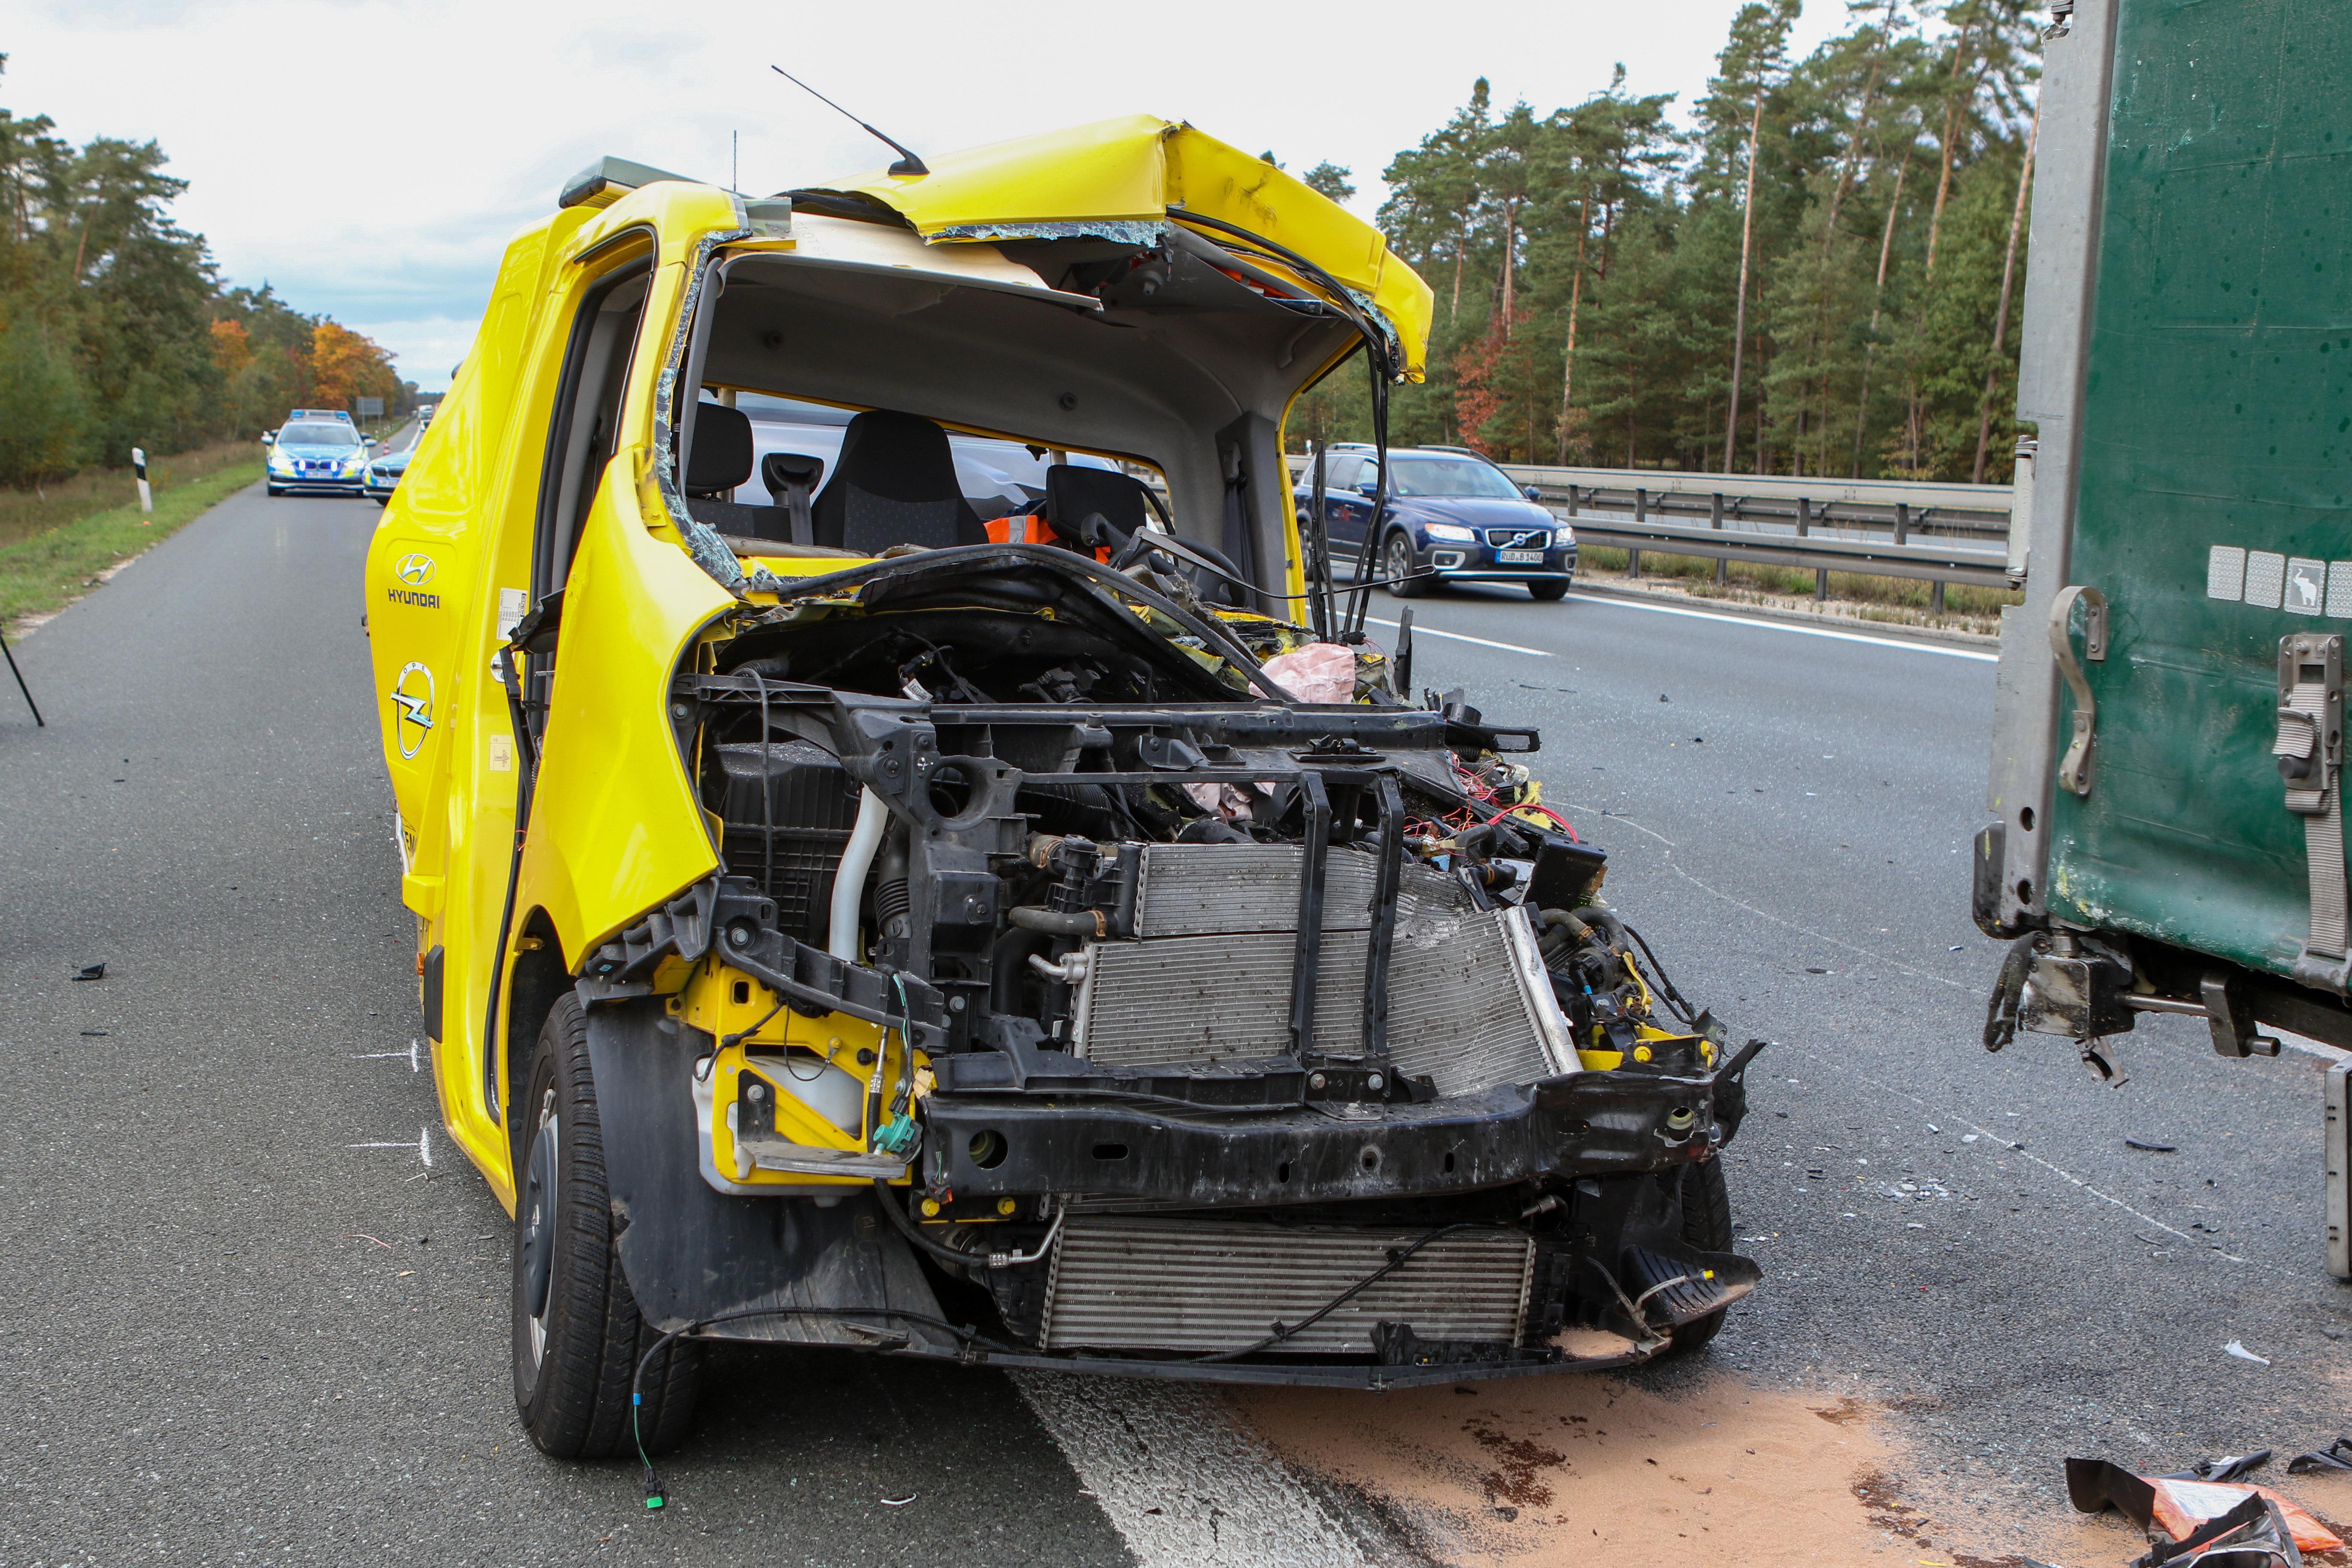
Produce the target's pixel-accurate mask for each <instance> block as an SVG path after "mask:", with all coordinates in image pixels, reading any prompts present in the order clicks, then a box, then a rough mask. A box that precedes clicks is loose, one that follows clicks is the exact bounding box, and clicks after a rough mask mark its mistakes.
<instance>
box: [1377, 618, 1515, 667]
mask: <svg viewBox="0 0 2352 1568" xmlns="http://www.w3.org/2000/svg"><path fill="white" fill-rule="evenodd" d="M1364 618H1365V619H1366V620H1368V621H1370V622H1371V623H1372V625H1374V626H1400V625H1402V622H1399V621H1384V620H1382V619H1381V618H1380V616H1365V617H1364ZM1412 635H1413V636H1415V637H1447V638H1450V639H1451V640H1453V641H1454V642H1474V643H1476V644H1477V645H1478V646H1479V647H1498V648H1501V649H1502V650H1503V651H1504V652H1505V653H1525V654H1532V655H1534V656H1535V657H1536V658H1550V657H1551V654H1550V653H1549V651H1548V650H1546V649H1544V648H1539V647H1520V646H1519V645H1518V644H1517V643H1515V642H1489V641H1488V640H1487V639H1486V638H1485V637H1467V636H1465V635H1464V634H1463V633H1461V632H1442V631H1439V630H1438V629H1437V628H1436V627H1435V626H1423V625H1421V624H1420V623H1419V622H1415V623H1414V625H1413V628H1412Z"/></svg>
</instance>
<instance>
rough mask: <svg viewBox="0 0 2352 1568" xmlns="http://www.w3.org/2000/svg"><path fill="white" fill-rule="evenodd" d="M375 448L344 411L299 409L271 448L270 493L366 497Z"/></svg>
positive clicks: (270, 445) (290, 416) (334, 409)
mask: <svg viewBox="0 0 2352 1568" xmlns="http://www.w3.org/2000/svg"><path fill="white" fill-rule="evenodd" d="M371 444H372V442H371V441H370V440H368V439H364V438H362V437H361V435H360V432H359V426H355V425H353V424H352V416H350V415H349V414H346V413H344V412H343V411H342V410H341V409H340V408H297V409H295V410H294V411H293V412H291V413H290V414H289V415H288V416H286V423H285V424H284V425H283V426H280V427H279V429H278V434H277V436H276V437H273V438H272V439H271V441H270V444H269V460H268V488H269V493H270V494H271V495H273V496H282V495H345V496H355V495H358V494H361V493H362V489H363V487H364V486H365V483H366V477H367V449H368V447H369V446H370V445H371Z"/></svg>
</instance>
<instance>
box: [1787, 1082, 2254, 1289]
mask: <svg viewBox="0 0 2352 1568" xmlns="http://www.w3.org/2000/svg"><path fill="white" fill-rule="evenodd" d="M1784 1048H1787V1049H1793V1050H1795V1051H1796V1052H1797V1053H1798V1054H1799V1055H1800V1056H1810V1057H1813V1058H1816V1059H1817V1060H1821V1061H1828V1060H1829V1058H1827V1057H1824V1056H1822V1054H1821V1053H1820V1052H1818V1051H1811V1050H1807V1049H1806V1048H1805V1047H1802V1046H1796V1047H1784ZM1834 1066H1835V1068H1836V1070H1837V1071H1839V1072H1842V1073H1843V1074H1845V1075H1846V1076H1847V1077H1848V1078H1854V1079H1861V1080H1862V1081H1863V1082H1864V1083H1866V1084H1869V1085H1870V1086H1871V1087H1873V1088H1874V1089H1881V1090H1884V1091H1885V1092H1886V1093H1888V1094H1893V1095H1900V1096H1901V1097H1902V1098H1903V1099H1905V1100H1909V1101H1910V1102H1911V1103H1912V1104H1914V1105H1916V1106H1918V1107H1919V1108H1920V1109H1922V1110H1926V1111H1927V1112H1928V1113H1929V1114H1931V1115H1935V1116H1940V1117H1943V1118H1945V1119H1946V1120H1948V1121H1956V1122H1958V1123H1959V1124H1960V1125H1961V1126H1963V1127H1967V1128H1971V1129H1973V1130H1974V1131H1976V1133H1977V1135H1978V1136H1979V1137H1980V1138H1988V1139H1990V1140H1991V1141H1992V1142H1995V1143H1997V1144H1999V1145H2000V1147H2001V1148H2003V1149H2006V1150H2008V1151H2009V1152H2011V1153H2012V1154H2021V1155H2023V1156H2024V1157H2025V1158H2026V1159H2028V1160H2031V1161H2032V1162H2033V1163H2035V1164H2037V1165H2039V1166H2041V1167H2042V1169H2043V1170H2045V1171H2047V1172H2049V1173H2051V1174H2052V1175H2053V1176H2056V1177H2058V1178H2060V1179H2061V1180H2063V1181H2066V1182H2071V1183H2073V1184H2074V1185H2075V1186H2077V1187H2080V1188H2081V1189H2082V1190H2083V1191H2084V1192H2086V1193H2088V1194H2091V1195H2092V1196H2093V1197H2095V1198H2097V1199H2098V1200H2099V1201H2100V1202H2102V1203H2109V1204H2113V1205H2116V1207H2117V1208H2119V1209H2121V1210H2123V1211H2124V1213H2126V1214H2127V1215H2131V1216H2132V1218H2134V1219H2137V1220H2142V1221H2145V1222H2146V1223H2147V1224H2149V1225H2152V1226H2156V1228H2157V1229H2158V1230H2161V1231H2168V1232H2170V1233H2171V1234H2172V1235H2174V1236H2177V1237H2179V1238H2180V1239H2181V1240H2183V1241H2185V1242H2188V1243H2189V1244H2190V1245H2191V1246H2193V1247H2197V1248H2198V1249H2199V1250H2200V1251H2210V1252H2212V1253H2213V1254H2214V1255H2215V1256H2216V1257H2220V1258H2228V1259H2229V1260H2230V1261H2231V1262H2232V1263H2244V1264H2248V1265H2251V1266H2252V1267H2253V1268H2261V1269H2264V1270H2267V1271H2268V1272H2270V1273H2273V1274H2285V1273H2287V1272H2288V1270H2286V1269H2284V1268H2278V1267H2276V1266H2275V1265H2273V1264H2268V1263H2263V1262H2259V1261H2257V1260H2256V1259H2254V1258H2241V1257H2239V1256H2238V1255H2237V1254H2236V1253H2234V1252H2223V1251H2222V1250H2221V1248H2220V1247H2215V1246H2213V1245H2212V1244H2211V1243H2210V1242H2203V1241H2200V1240H2199V1239H2198V1238H2197V1237H2193V1236H2191V1235H2189V1233H2188V1232H2187V1231H2185V1230H2175V1229H2173V1227H2172V1226H2168V1225H2167V1224H2165V1223H2164V1222H2163V1221H2162V1220H2160V1219H2158V1218H2157V1217H2156V1216H2155V1215H2152V1214H2142V1213H2141V1212H2140V1211H2139V1210H2137V1209H2136V1208H2134V1207H2132V1206H2131V1205H2129V1204H2127V1203H2126V1202H2124V1201H2123V1199H2121V1198H2119V1197H2116V1196H2114V1195H2113V1194H2108V1193H2103V1192H2101V1191H2099V1189H2098V1188H2096V1187H2095V1186H2093V1185H2091V1184H2090V1183H2088V1182H2086V1181H2084V1180H2083V1178H2082V1177H2080V1176H2078V1175H2076V1174H2074V1172H2072V1171H2064V1170H2061V1169H2059V1168H2058V1167H2057V1166H2055V1165H2053V1164H2052V1163H2050V1162H2049V1161H2047V1160H2045V1159H2043V1158H2042V1156H2041V1155H2039V1154H2036V1153H2034V1152H2032V1151H2031V1150H2028V1149H2025V1148H2023V1147H2021V1145H2019V1144H2016V1143H2012V1142H2010V1141H2009V1140H2008V1139H2007V1138H2005V1137H2003V1136H2002V1135H2001V1134H2000V1133H1998V1132H1995V1131H1993V1130H1992V1129H1991V1128H1990V1127H1979V1126H1977V1124H1976V1123H1975V1122H1973V1121H1969V1119H1968V1118H1967V1117H1965V1116H1962V1115H1960V1114H1959V1113H1958V1111H1954V1110H1937V1108H1936V1107H1934V1106H1932V1105H1929V1104H1928V1103H1927V1101H1926V1100H1922V1099H1920V1098H1919V1097H1918V1096H1917V1095H1916V1094H1913V1093H1912V1092H1911V1091H1910V1090H1908V1089H1897V1088H1895V1086H1894V1085H1893V1084H1891V1083H1881V1082H1879V1080H1878V1079H1874V1078H1873V1077H1871V1076H1870V1075H1869V1074H1868V1073H1865V1072H1857V1071H1855V1070H1854V1068H1853V1066H1852V1064H1850V1063H1846V1062H1838V1063H1835V1064H1834Z"/></svg>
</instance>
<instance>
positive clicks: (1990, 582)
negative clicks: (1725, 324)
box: [1290, 457, 2026, 611]
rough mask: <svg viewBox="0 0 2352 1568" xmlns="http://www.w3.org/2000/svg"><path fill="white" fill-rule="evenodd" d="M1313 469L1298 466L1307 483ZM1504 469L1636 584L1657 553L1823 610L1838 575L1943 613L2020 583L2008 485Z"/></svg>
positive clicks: (1298, 461)
mask: <svg viewBox="0 0 2352 1568" xmlns="http://www.w3.org/2000/svg"><path fill="white" fill-rule="evenodd" d="M1311 460H1312V459H1311V458H1302V457H1293V458H1290V467H1291V471H1292V474H1293V475H1294V477H1296V478H1297V479H1299V480H1300V481H1301V482H1304V480H1305V479H1306V476H1307V466H1308V464H1309V463H1310V462H1311ZM2020 460H2021V461H2025V460H2026V459H2024V458H2021V459H2020ZM1497 466H1498V467H1499V468H1502V470H1503V471H1504V472H1505V473H1506V474H1508V475H1509V476H1510V477H1511V479H1513V480H1515V481H1516V482H1517V483H1518V484H1520V485H1523V486H1527V487H1529V488H1531V489H1534V490H1535V491H1536V493H1537V495H1538V500H1539V501H1540V503H1541V504H1542V505H1543V506H1545V507H1546V508H1547V509H1549V510H1550V511H1551V512H1552V513H1553V514H1554V515H1555V516H1558V517H1560V518H1562V519H1564V520H1567V521H1570V523H1571V524H1572V526H1574V528H1575V529H1576V531H1577V537H1578V539H1579V540H1580V542H1584V543H1588V544H1600V545H1606V546H1611V547H1613V548H1616V549H1621V550H1623V551H1625V552H1627V562H1626V564H1627V568H1628V570H1630V571H1631V572H1632V573H1633V575H1635V576H1639V575H1641V572H1642V552H1643V551H1645V550H1646V551H1650V552H1654V553H1657V554H1669V555H1694V556H1698V557H1700V558H1702V559H1707V558H1712V559H1713V560H1714V562H1715V563H1716V569H1715V575H1716V581H1717V582H1718V583H1719V582H1722V581H1723V580H1724V578H1725V575H1726V568H1727V565H1728V563H1731V562H1734V561H1744V562H1748V563H1753V564H1756V565H1765V566H1793V567H1797V568H1800V569H1802V570H1809V571H1811V572H1812V574H1813V595H1814V597H1816V598H1823V597H1826V596H1827V595H1828V592H1829V574H1831V573H1832V572H1853V573H1860V574H1864V575H1867V576H1874V577H1907V578H1911V579H1914V580H1916V581H1924V582H1926V583H1928V584H1931V585H1932V587H1933V590H1934V592H1933V603H1934V607H1935V608H1936V609H1937V611H1941V610H1942V608H1943V600H1944V588H1945V585H1946V584H1951V583H1962V584H1969V585H1970V586H1973V587H1990V588H2006V587H2009V586H2011V584H2012V581H2013V577H2014V573H2013V571H2012V569H2011V562H2010V559H2009V556H2010V552H2009V550H2008V548H2007V547H2008V542H2009V533H2010V507H2011V498H2012V496H2013V494H2014V491H2013V489H2012V488H2011V486H2008V485H1961V484H1939V483H1934V482H1927V481H1918V480H1907V479H1828V478H1793V479H1791V478H1783V477H1781V476H1779V475H1774V474H1694V473H1682V472H1676V471H1674V470H1670V469H1650V468H1553V467H1549V466H1545V465H1538V464H1525V463H1503V464H1499V465H1497ZM1678 516H1679V517H1683V518H1690V519H1696V520H1704V521H1696V522H1681V521H1675V519H1676V518H1677V517H1678Z"/></svg>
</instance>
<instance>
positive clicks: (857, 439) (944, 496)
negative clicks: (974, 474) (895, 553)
mask: <svg viewBox="0 0 2352 1568" xmlns="http://www.w3.org/2000/svg"><path fill="white" fill-rule="evenodd" d="M815 513H816V518H815V521H816V542H817V543H819V544H825V545H832V546H835V547H836V548H840V549H846V550H886V549H887V548H889V547H890V546H891V545H893V544H920V545H925V546H928V547H929V548H933V549H940V548H944V547H946V546H949V545H955V544H985V543H987V542H988V531H987V529H986V528H985V527H984V526H983V525H982V522H981V521H980V517H979V515H978V514H977V513H975V512H974V511H973V510H971V503H969V502H968V501H966V500H964V495H963V483H962V481H961V480H960V479H957V478H956V469H955V454H954V453H953V452H952V451H951V450H950V448H949V446H948V433H947V432H946V431H945V430H942V429H941V428H940V426H937V425H935V424H933V423H932V422H931V421H930V420H929V419H925V418H923V417H922V416H919V415H915V414H901V413H898V411H896V410H895V409H888V408H873V409H868V410H867V411H866V412H865V413H863V414H860V415H858V416H856V418H854V419H852V420H851V421H850V422H849V427H848V428H847V429H845V430H844V431H843V432H842V437H841V456H840V458H838V459H836V460H835V464H834V469H833V476H832V478H830V479H827V480H826V481H825V486H824V493H823V494H821V495H819V496H818V497H817V498H816V507H815Z"/></svg>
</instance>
